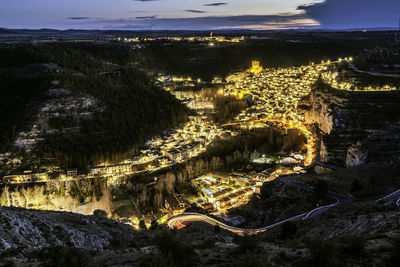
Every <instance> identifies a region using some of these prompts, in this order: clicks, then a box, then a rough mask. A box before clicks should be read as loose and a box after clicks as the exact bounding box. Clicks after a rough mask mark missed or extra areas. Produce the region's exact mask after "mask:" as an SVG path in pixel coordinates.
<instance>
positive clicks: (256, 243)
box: [237, 234, 261, 254]
mask: <svg viewBox="0 0 400 267" xmlns="http://www.w3.org/2000/svg"><path fill="white" fill-rule="evenodd" d="M260 243H261V241H260V239H259V238H258V236H256V235H247V234H245V235H244V236H243V237H239V239H238V242H237V244H238V248H237V252H238V253H240V254H242V253H247V252H254V251H256V250H258V249H259V248H260Z"/></svg>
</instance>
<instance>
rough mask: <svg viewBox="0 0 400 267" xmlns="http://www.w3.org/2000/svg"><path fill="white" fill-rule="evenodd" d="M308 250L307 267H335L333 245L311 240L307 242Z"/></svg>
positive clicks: (334, 247)
mask: <svg viewBox="0 0 400 267" xmlns="http://www.w3.org/2000/svg"><path fill="white" fill-rule="evenodd" d="M308 248H309V250H310V258H309V262H308V266H315V267H320V266H324V267H331V266H332V267H333V266H337V264H336V262H335V255H336V246H335V244H334V243H332V242H328V241H323V240H320V239H312V240H310V241H309V242H308Z"/></svg>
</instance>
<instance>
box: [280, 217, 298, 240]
mask: <svg viewBox="0 0 400 267" xmlns="http://www.w3.org/2000/svg"><path fill="white" fill-rule="evenodd" d="M296 233H297V225H296V223H294V222H291V221H287V222H284V223H283V224H282V226H281V236H280V237H281V238H282V239H288V238H293V237H294V235H295V234H296Z"/></svg>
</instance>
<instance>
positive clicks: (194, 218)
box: [167, 176, 353, 235]
mask: <svg viewBox="0 0 400 267" xmlns="http://www.w3.org/2000/svg"><path fill="white" fill-rule="evenodd" d="M278 181H280V182H282V183H284V184H286V185H289V186H294V187H296V188H298V189H300V190H305V191H313V190H314V187H312V186H309V185H306V184H304V183H302V182H300V181H298V180H297V179H296V178H295V177H293V176H283V177H279V178H278ZM327 196H328V197H330V198H333V199H335V200H336V203H334V204H331V205H326V206H322V207H319V208H316V209H313V210H311V211H310V212H306V213H302V214H299V215H296V216H293V217H290V218H288V219H286V220H283V221H280V222H277V223H274V224H271V225H268V226H265V227H262V228H257V229H244V228H238V227H234V226H230V225H227V224H225V223H222V222H220V221H218V220H216V219H214V218H211V217H208V216H207V215H204V214H200V213H182V214H177V215H174V216H171V217H169V218H168V220H167V224H168V226H169V227H170V228H174V227H175V226H176V225H179V224H183V223H187V222H200V221H201V222H205V223H208V224H211V225H219V226H220V227H221V228H222V229H224V230H227V231H230V232H232V233H235V234H238V235H245V234H250V235H251V234H258V233H261V232H265V231H266V230H268V229H271V228H273V227H276V226H279V225H281V224H283V223H285V222H287V221H299V220H305V219H310V218H315V217H318V216H319V215H321V214H322V213H324V212H325V211H327V210H328V209H330V208H332V207H334V206H336V205H339V204H341V203H345V202H350V201H352V200H353V198H352V197H351V196H347V195H342V194H338V193H335V192H331V191H329V192H328V194H327Z"/></svg>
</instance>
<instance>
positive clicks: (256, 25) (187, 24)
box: [84, 14, 318, 30]
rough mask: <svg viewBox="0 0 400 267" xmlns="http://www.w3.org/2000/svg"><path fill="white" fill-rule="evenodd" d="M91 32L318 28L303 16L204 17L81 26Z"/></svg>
mask: <svg viewBox="0 0 400 267" xmlns="http://www.w3.org/2000/svg"><path fill="white" fill-rule="evenodd" d="M84 24H85V25H86V27H90V28H107V29H124V30H128V29H132V30H137V29H143V30H171V29H173V30H218V29H254V30H268V29H297V28H307V29H309V28H315V27H317V26H318V24H316V23H315V22H314V21H312V20H309V19H308V18H307V16H306V15H305V14H278V15H245V16H225V17H217V16H205V17H195V18H154V19H152V18H150V19H142V20H140V19H108V20H104V19H103V20H92V21H90V22H85V23H84Z"/></svg>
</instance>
